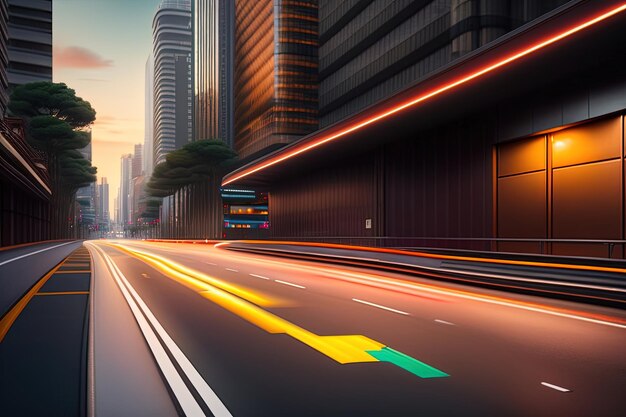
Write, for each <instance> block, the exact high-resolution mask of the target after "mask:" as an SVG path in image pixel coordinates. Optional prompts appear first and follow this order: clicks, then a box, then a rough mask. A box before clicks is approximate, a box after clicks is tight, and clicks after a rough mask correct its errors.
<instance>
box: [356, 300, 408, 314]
mask: <svg viewBox="0 0 626 417" xmlns="http://www.w3.org/2000/svg"><path fill="white" fill-rule="evenodd" d="M352 301H356V302H357V303H361V304H367V305H368V306H372V307H377V308H382V309H383V310H387V311H391V312H393V313H398V314H403V315H405V316H408V315H409V313H407V312H406V311H401V310H396V309H395V308H391V307H385V306H381V305H380V304H374V303H370V302H369V301H363V300H359V299H358V298H353V299H352Z"/></svg>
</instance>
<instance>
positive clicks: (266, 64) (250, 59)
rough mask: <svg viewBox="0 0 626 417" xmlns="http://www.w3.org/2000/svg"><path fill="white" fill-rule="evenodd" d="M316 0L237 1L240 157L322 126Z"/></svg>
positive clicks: (236, 82) (237, 142)
mask: <svg viewBox="0 0 626 417" xmlns="http://www.w3.org/2000/svg"><path fill="white" fill-rule="evenodd" d="M317 45H318V16H317V1H316V0H302V1H298V2H283V1H278V0H258V1H243V0H237V1H236V2H235V72H234V86H235V91H234V95H235V98H234V101H235V104H234V106H235V108H234V113H235V126H234V129H235V150H236V151H237V152H238V153H239V156H240V157H244V158H245V157H247V156H249V155H252V154H255V153H258V152H262V151H267V150H269V149H270V148H272V147H276V146H280V145H282V144H287V143H290V142H292V141H294V140H295V139H297V138H299V137H302V136H304V135H306V134H308V133H310V132H312V131H314V130H315V129H316V128H317V125H318V122H317V107H318V103H317V67H318V64H317Z"/></svg>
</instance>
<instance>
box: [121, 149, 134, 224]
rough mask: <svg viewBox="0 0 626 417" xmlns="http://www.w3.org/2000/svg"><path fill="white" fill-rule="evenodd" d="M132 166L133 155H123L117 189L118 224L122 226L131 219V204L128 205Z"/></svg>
mask: <svg viewBox="0 0 626 417" xmlns="http://www.w3.org/2000/svg"><path fill="white" fill-rule="evenodd" d="M132 164H133V155H132V154H125V155H122V158H121V176H120V188H119V197H118V204H119V223H120V224H121V225H122V226H124V225H127V224H128V223H129V222H130V219H131V213H130V212H131V203H130V190H131V187H132V177H131V174H132Z"/></svg>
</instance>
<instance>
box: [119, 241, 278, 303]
mask: <svg viewBox="0 0 626 417" xmlns="http://www.w3.org/2000/svg"><path fill="white" fill-rule="evenodd" d="M111 246H113V247H115V248H117V249H119V250H121V251H123V252H125V253H128V254H129V255H131V256H133V257H135V258H139V259H142V260H144V261H146V262H147V263H149V264H153V265H154V264H155V263H158V267H157V269H159V270H161V271H162V272H166V273H167V275H169V276H174V277H175V278H176V279H177V280H178V281H179V282H181V283H182V284H184V285H186V286H187V287H189V288H192V289H196V288H202V289H203V290H208V289H210V288H214V287H216V288H221V289H223V290H225V291H228V292H229V293H232V294H235V295H237V296H238V297H241V298H243V299H244V300H248V301H250V302H252V303H254V304H257V305H262V306H276V305H285V304H286V303H285V302H283V301H282V300H279V299H277V298H271V297H267V296H264V295H259V294H257V293H254V292H251V291H249V290H247V289H244V288H242V287H240V286H236V285H233V284H230V283H228V282H226V281H222V280H221V279H218V278H215V277H212V276H210V275H206V274H203V273H201V272H198V271H195V270H193V269H191V268H187V267H185V266H183V265H180V264H176V263H174V262H171V261H168V260H166V259H165V258H162V257H159V256H156V255H153V254H150V253H146V252H140V251H135V250H131V249H129V248H127V247H125V246H122V245H119V244H112V245H111ZM209 287H210V288H209Z"/></svg>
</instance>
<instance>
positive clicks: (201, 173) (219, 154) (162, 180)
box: [147, 139, 237, 197]
mask: <svg viewBox="0 0 626 417" xmlns="http://www.w3.org/2000/svg"><path fill="white" fill-rule="evenodd" d="M236 157H237V154H236V153H235V151H233V150H232V149H230V148H229V147H228V146H227V145H226V144H225V143H224V142H223V141H221V140H210V139H206V140H199V141H195V142H191V143H188V144H187V145H185V146H183V147H182V148H181V149H178V150H176V151H173V152H170V153H169V154H167V156H166V157H165V162H163V163H160V164H158V165H157V166H156V167H155V168H154V171H153V173H152V177H151V178H150V181H149V182H148V186H147V191H148V193H149V194H150V195H151V196H154V197H167V196H170V195H172V194H174V193H175V192H176V191H178V190H179V189H181V188H182V187H184V186H186V185H190V184H193V183H198V182H202V181H206V180H208V179H209V178H210V177H212V176H215V175H217V174H218V172H220V171H221V170H222V169H223V168H225V167H226V166H228V164H230V163H232V162H233V161H234V160H235V158H236Z"/></svg>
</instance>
